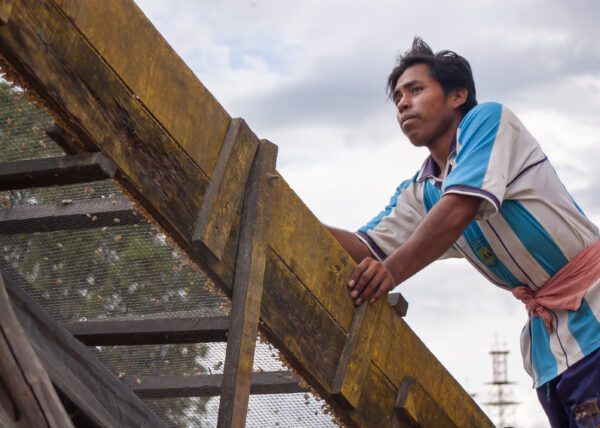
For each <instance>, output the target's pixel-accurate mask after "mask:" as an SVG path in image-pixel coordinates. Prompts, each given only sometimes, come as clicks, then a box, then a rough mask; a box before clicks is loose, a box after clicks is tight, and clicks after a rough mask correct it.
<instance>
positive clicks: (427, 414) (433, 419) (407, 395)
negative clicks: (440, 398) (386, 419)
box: [394, 376, 458, 428]
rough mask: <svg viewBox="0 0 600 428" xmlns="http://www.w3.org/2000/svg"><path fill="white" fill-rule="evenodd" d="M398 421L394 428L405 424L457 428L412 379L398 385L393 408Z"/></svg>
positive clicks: (421, 427)
mask: <svg viewBox="0 0 600 428" xmlns="http://www.w3.org/2000/svg"><path fill="white" fill-rule="evenodd" d="M394 408H395V409H396V415H397V418H398V420H397V421H396V426H398V427H400V426H402V425H401V423H402V422H405V423H408V424H410V425H411V426H414V427H415V428H427V427H448V428H458V427H457V425H456V424H455V423H454V422H453V421H452V419H450V418H449V417H448V415H447V414H446V412H445V411H444V409H443V408H442V406H441V405H440V404H438V402H437V401H436V400H434V399H433V398H432V397H431V395H430V394H429V393H428V392H427V391H425V390H424V389H423V387H422V386H421V385H419V382H417V380H416V379H415V378H413V377H410V376H409V377H406V378H405V379H404V380H403V381H402V384H401V385H400V390H399V391H398V397H397V399H396V404H395V406H394Z"/></svg>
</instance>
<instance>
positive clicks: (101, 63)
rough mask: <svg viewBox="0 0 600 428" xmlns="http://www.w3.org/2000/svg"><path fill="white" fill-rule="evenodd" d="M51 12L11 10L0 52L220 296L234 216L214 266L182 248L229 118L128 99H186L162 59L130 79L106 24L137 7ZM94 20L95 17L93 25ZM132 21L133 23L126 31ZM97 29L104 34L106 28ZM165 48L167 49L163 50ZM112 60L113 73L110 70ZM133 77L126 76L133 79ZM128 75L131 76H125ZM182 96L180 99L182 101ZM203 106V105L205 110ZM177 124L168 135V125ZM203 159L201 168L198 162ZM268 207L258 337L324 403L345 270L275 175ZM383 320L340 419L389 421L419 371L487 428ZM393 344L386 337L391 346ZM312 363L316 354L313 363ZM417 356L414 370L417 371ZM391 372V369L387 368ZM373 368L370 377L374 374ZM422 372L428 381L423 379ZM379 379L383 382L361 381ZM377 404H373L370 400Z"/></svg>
mask: <svg viewBox="0 0 600 428" xmlns="http://www.w3.org/2000/svg"><path fill="white" fill-rule="evenodd" d="M92 3H93V5H94V7H98V8H100V9H101V6H102V7H103V6H104V3H102V4H101V2H100V1H99V0H97V1H94V2H90V3H89V4H92ZM59 5H66V6H65V8H67V9H69V8H70V9H69V10H68V11H66V12H65V11H64V10H62V9H57V3H54V2H50V1H48V0H46V1H44V0H40V1H37V2H34V1H33V0H21V1H20V2H17V3H15V7H14V9H13V13H12V15H11V19H10V20H9V23H8V24H7V25H5V26H3V27H0V53H1V54H2V55H3V56H4V57H5V59H6V60H7V61H9V62H10V63H11V65H12V66H13V68H14V69H15V70H16V71H17V73H19V75H20V76H22V78H24V79H25V80H26V81H27V83H28V84H29V86H31V87H33V88H34V89H35V90H36V91H38V93H39V94H40V96H42V98H44V99H45V100H46V102H47V103H48V105H50V107H51V108H52V109H54V110H55V111H56V112H57V114H58V115H59V116H60V118H61V120H62V121H63V122H65V123H66V124H67V125H68V126H69V127H70V128H72V129H73V130H74V131H75V133H76V134H77V136H78V138H80V139H81V140H82V142H84V143H85V144H86V145H87V146H88V147H91V148H94V147H96V148H98V149H100V150H102V151H103V152H104V153H105V154H107V156H108V157H109V158H111V159H112V160H113V161H114V162H115V164H117V166H118V167H119V172H118V173H117V179H118V180H119V181H120V182H121V183H122V184H124V185H125V186H126V187H127V189H128V190H129V191H130V192H131V193H132V194H133V195H134V197H135V198H136V199H137V200H138V201H139V202H140V204H141V205H142V206H143V207H144V208H145V209H146V210H147V211H148V212H149V213H150V215H151V216H153V217H154V218H155V220H156V221H157V222H158V223H159V224H160V225H161V226H162V227H163V228H164V229H165V230H166V231H167V233H168V234H169V235H170V236H171V237H172V238H174V239H175V241H176V242H177V243H178V244H179V245H180V246H181V247H182V248H183V249H184V250H185V251H186V252H187V253H188V254H189V255H190V257H191V258H192V259H193V260H194V261H196V262H197V263H199V264H201V265H202V266H203V267H204V268H206V270H207V271H208V273H209V274H210V275H211V276H212V278H213V279H214V280H215V282H216V283H217V284H218V285H219V286H220V287H222V288H223V289H224V290H226V291H228V292H229V291H230V289H231V284H232V272H233V266H234V264H235V249H236V246H237V236H238V231H239V219H238V218H237V217H236V219H235V220H234V223H233V226H232V229H231V232H230V234H229V238H228V241H227V244H226V246H225V251H224V254H223V257H222V259H221V260H218V259H216V258H215V257H214V255H212V254H207V252H206V251H205V250H203V249H202V248H198V247H196V246H194V245H193V244H192V242H191V241H192V239H191V238H192V231H193V226H194V222H195V219H196V216H197V213H198V212H199V210H200V206H201V202H202V198H203V195H204V194H205V192H206V188H207V186H208V182H209V180H208V177H209V174H211V172H208V171H207V170H211V171H212V165H214V162H215V161H216V158H217V154H218V153H219V150H220V147H221V142H222V137H224V135H225V131H226V129H227V126H228V124H229V118H228V117H226V118H225V120H216V121H215V123H216V125H215V127H214V129H213V128H211V126H212V125H211V123H210V120H204V119H206V118H207V117H209V116H210V115H211V114H212V113H210V112H208V113H206V112H205V111H203V110H202V109H194V108H189V107H186V108H180V107H179V106H178V105H177V102H176V101H177V100H178V98H173V97H171V96H170V95H169V94H167V95H166V97H167V101H166V102H165V103H164V105H161V106H160V107H156V108H157V109H158V110H157V111H159V110H161V109H163V110H162V113H160V114H158V113H157V114H155V113H154V108H155V107H154V106H156V105H157V104H160V101H161V100H160V97H155V93H153V92H152V91H153V89H152V88H150V89H146V90H147V93H145V94H144V95H143V96H144V97H147V98H140V96H138V94H137V92H143V89H144V88H143V85H144V84H145V83H144V82H146V81H150V80H151V81H152V82H153V83H152V87H153V88H154V87H156V88H158V87H161V88H162V87H169V88H170V87H171V86H169V85H171V84H172V83H171V82H172V81H175V82H177V84H180V83H181V85H182V88H183V89H185V90H186V92H185V95H186V96H187V94H188V92H187V85H188V83H186V81H184V80H183V79H182V80H177V79H176V78H175V79H171V77H172V76H176V75H179V74H178V73H183V74H185V72H182V71H181V70H179V71H177V70H171V68H175V69H176V68H178V67H183V66H181V65H177V64H176V63H173V62H169V61H164V62H160V67H163V68H165V70H166V71H162V70H156V68H157V67H156V66H155V65H156V64H157V62H156V61H154V60H152V59H151V60H150V63H151V64H152V66H151V67H149V68H151V69H153V70H155V71H157V74H152V75H151V76H149V75H147V74H144V73H146V71H143V72H141V74H139V73H138V72H139V70H140V68H141V67H142V65H143V66H144V67H145V66H146V63H145V61H146V59H147V58H143V60H142V59H141V58H137V57H134V56H135V55H132V54H131V52H134V51H135V49H133V50H132V49H123V48H122V47H121V39H120V37H122V36H123V34H124V33H123V32H120V31H121V30H120V29H118V28H115V27H114V26H112V27H111V25H112V23H111V22H109V21H110V20H112V19H114V17H113V15H115V16H118V17H119V18H118V19H116V20H115V22H121V21H119V20H121V19H122V18H121V17H123V16H128V15H127V14H128V13H130V14H133V15H132V16H133V17H134V18H135V16H137V15H136V14H139V11H137V9H136V8H135V7H134V6H132V5H131V3H129V2H127V1H117V0H111V1H110V7H111V8H114V10H112V9H111V13H106V12H105V11H103V10H92V8H91V7H89V6H88V4H87V3H85V2H76V1H75V0H65V1H64V2H61V3H60V4H59ZM120 9H123V10H120ZM132 10H133V12H132ZM80 11H83V12H80ZM136 11H137V12H136ZM96 16H98V18H96ZM95 19H98V21H97V22H95ZM136 19H137V18H136ZM136 19H133V20H132V21H131V22H126V24H127V25H128V26H129V28H124V29H123V30H122V31H124V32H127V34H129V36H127V37H131V38H132V41H127V42H124V43H130V44H129V45H128V46H130V47H135V46H138V44H139V45H140V46H142V48H143V49H141V50H140V52H147V49H148V44H147V43H146V42H145V41H143V40H145V39H146V37H145V36H144V37H140V35H141V34H144V32H145V31H150V32H152V31H154V29H152V28H151V26H150V25H148V23H147V22H146V23H145V24H142V23H141V22H142V21H143V19H142V20H141V21H140V20H139V19H138V20H137V21H136ZM136 22H137V23H139V25H138V24H136V25H131V24H132V23H136ZM105 25H106V26H107V27H106V28H113V29H114V31H110V30H105V28H103V26H105ZM118 25H121V26H123V27H125V26H127V25H123V24H122V23H121V24H118ZM136 26H137V27H140V28H135V27H136ZM144 26H145V27H144ZM142 27H144V28H142ZM152 34H153V36H152V37H160V36H158V35H157V33H156V32H155V31H154V33H152ZM152 37H150V38H148V40H152ZM138 38H139V39H138ZM161 43H163V42H161ZM96 46H98V47H96ZM160 46H165V45H160ZM144 49H146V50H144ZM161 49H162V48H161ZM165 49H166V50H168V47H165ZM151 55H152V52H150V53H148V57H150V56H151ZM152 58H154V57H152ZM153 61H154V62H153ZM113 62H114V63H115V64H117V66H115V67H113V66H112V63H113ZM136 69H137V71H136V72H133V71H131V70H134V71H135V70H136ZM128 73H132V74H131V75H133V76H134V77H133V78H131V79H130V78H128V77H127V76H128V75H129V74H128ZM161 73H162V74H161ZM138 75H140V76H146V77H148V79H150V80H148V79H147V80H146V81H144V79H142V78H140V79H137V78H136V77H135V76H138ZM159 75H160V76H161V77H158V76H159ZM152 79H155V80H152ZM164 79H166V80H164ZM130 81H131V82H132V83H131V84H130V83H129V82H130ZM136 82H137V84H141V86H142V88H141V89H140V90H138V89H131V88H134V86H135V85H134V84H136ZM190 85H191V86H190V88H191V92H190V94H192V97H200V98H202V97H204V95H202V94H201V92H202V91H199V92H198V91H196V89H197V86H194V85H199V83H197V82H196V83H193V84H190ZM195 88H196V89H195ZM160 91H162V89H160ZM194 91H196V92H194ZM157 93H158V92H157ZM193 94H196V95H193ZM198 94H200V95H198ZM136 96H138V98H136ZM178 97H179V96H178ZM150 99H154V100H157V101H156V102H157V104H152V103H150V101H148V100H150ZM183 99H185V97H184V96H182V97H181V100H183ZM207 99H208V101H207ZM207 99H202V100H200V101H198V103H200V104H202V103H207V102H208V103H209V104H210V103H211V102H212V101H210V100H211V99H212V98H211V97H208V98H207ZM169 100H170V101H169ZM171 101H173V102H171ZM186 102H187V101H186ZM212 108H213V106H212V104H211V106H209V107H207V111H209V110H211V109H212ZM217 110H218V109H217ZM190 111H194V112H196V111H202V112H201V113H199V114H201V116H202V117H201V119H200V122H202V123H203V125H202V126H203V127H206V128H211V129H212V130H211V131H209V132H208V133H206V134H205V133H202V132H201V131H198V132H197V134H198V135H193V137H194V138H195V137H198V139H204V138H205V137H206V135H209V134H210V133H211V132H213V131H214V130H216V129H220V130H221V131H219V132H221V138H212V137H211V138H208V139H205V140H203V141H205V142H207V143H206V144H204V143H202V144H200V145H199V147H200V148H196V147H191V142H192V141H193V139H190V138H189V137H179V136H176V135H187V134H186V133H185V132H182V133H181V134H176V129H180V130H181V129H183V130H184V131H185V130H187V129H189V128H187V127H189V126H190V125H189V123H190V122H193V120H189V117H188V116H187V114H188V112H190ZM212 111H214V109H213V110H212ZM182 123H183V125H181V126H180V128H178V126H179V125H177V124H182ZM214 132H216V133H217V134H218V132H217V131H214ZM200 134H202V136H199V135H200ZM184 149H185V150H184ZM204 153H206V159H207V160H205V161H203V160H202V158H203V156H204ZM210 159H212V160H210ZM202 165H205V167H204V168H203V167H202ZM198 166H200V167H198ZM273 199H274V206H273V212H274V213H275V215H274V216H273V220H272V221H271V222H270V225H269V233H268V238H267V241H268V245H269V248H270V249H269V250H268V251H267V263H266V266H267V267H266V271H265V288H264V296H263V300H262V303H261V319H262V321H263V322H264V324H263V326H262V329H263V331H264V332H265V333H266V334H267V336H268V337H269V339H270V340H272V341H273V342H274V344H275V345H276V346H278V347H280V349H282V350H283V351H284V354H285V355H286V358H287V359H288V360H289V361H290V362H291V363H292V364H293V365H294V367H295V368H296V369H298V371H299V372H300V373H301V374H302V375H303V376H305V377H306V379H307V380H308V381H309V382H311V383H312V385H313V386H314V387H315V388H317V390H318V391H319V392H321V393H323V394H324V395H325V396H326V397H328V398H331V397H330V396H328V395H327V394H328V393H330V392H331V383H332V380H333V378H334V374H335V371H336V368H337V362H338V359H339V356H340V354H341V353H342V350H343V347H344V339H345V335H346V332H347V331H348V329H349V328H350V324H351V320H352V313H353V311H354V307H353V304H352V301H351V299H350V298H349V297H348V291H347V287H346V286H345V282H346V280H347V278H348V276H349V275H350V273H351V271H352V269H353V267H354V263H353V262H352V260H351V259H350V257H349V256H348V255H347V254H346V253H345V252H344V250H343V249H342V248H341V247H340V246H339V245H338V244H337V242H335V240H334V239H333V237H332V236H331V235H330V234H329V233H328V232H327V231H326V229H325V228H324V227H323V226H322V225H321V224H320V223H319V222H318V221H317V219H316V218H315V217H314V216H313V215H312V214H311V213H310V211H309V210H308V209H307V208H306V207H305V206H304V204H302V202H301V201H300V199H299V198H298V197H297V196H296V195H295V194H294V193H293V191H291V189H289V187H288V186H287V184H285V182H284V181H283V180H282V179H278V180H275V181H274V198H273ZM383 315H385V316H386V317H388V315H389V316H390V317H392V318H393V319H395V320H398V318H397V317H395V316H393V315H392V310H391V308H390V307H386V310H384V311H383V314H382V317H383ZM385 322H387V318H386V321H381V322H380V327H381V326H383V328H382V329H381V330H388V329H391V330H392V333H393V334H390V335H386V336H381V335H379V336H378V337H377V340H376V345H375V347H374V354H373V362H374V363H375V362H377V363H376V364H371V366H370V368H369V372H368V376H367V380H366V381H365V383H364V385H363V388H362V393H361V395H360V400H359V404H358V407H357V409H356V410H354V411H349V412H344V411H342V410H341V409H338V411H340V412H341V416H342V417H344V419H346V420H348V421H350V422H351V423H352V421H354V423H358V424H361V425H362V426H373V427H380V426H385V425H382V423H383V422H382V419H381V418H377V417H375V416H374V413H373V411H372V409H373V408H376V409H377V410H378V412H379V413H380V414H382V415H386V417H388V416H389V418H392V417H393V404H394V400H395V396H396V391H395V389H397V388H398V387H399V386H400V383H401V380H402V379H403V378H404V376H406V375H410V374H417V375H418V376H419V381H420V383H421V385H422V386H423V388H424V389H425V390H426V391H427V392H428V393H430V394H432V396H433V397H434V398H435V399H436V401H439V400H440V399H444V398H443V397H444V396H443V395H441V393H437V391H434V390H436V388H438V387H439V386H442V387H443V388H441V389H440V390H444V391H445V392H447V391H448V390H450V391H451V392H452V393H451V394H449V395H447V396H448V397H451V399H452V400H454V401H452V402H448V401H447V400H446V401H444V406H445V408H444V410H445V411H446V412H447V413H448V415H449V417H450V418H451V419H452V420H453V421H466V422H465V424H464V425H465V426H469V423H470V422H471V421H475V422H476V423H475V424H472V425H473V426H491V424H490V423H489V421H487V418H485V416H483V413H481V412H480V410H479V409H478V408H477V406H476V405H475V404H474V403H473V402H472V400H470V399H464V396H467V394H466V393H465V392H464V391H463V390H462V389H461V388H460V386H459V385H458V384H457V383H456V382H455V381H454V379H452V378H451V376H450V375H448V374H447V372H445V371H444V370H443V368H442V367H441V365H439V363H437V362H436V361H435V358H433V356H431V354H430V353H429V351H428V350H427V349H426V348H425V347H424V346H423V345H422V344H421V343H420V341H419V340H418V338H416V336H414V334H413V335H411V333H412V332H410V333H407V332H406V331H410V329H409V328H408V327H407V326H406V324H394V325H393V326H392V327H389V326H387V325H385ZM396 330H398V331H396ZM394 334H396V336H394ZM391 337H393V338H394V339H393V340H390V338H391ZM381 341H383V342H401V343H400V345H398V344H396V345H393V346H397V347H399V349H394V352H392V351H391V350H390V347H391V346H392V345H391V344H389V343H379V342H381ZM315 355H318V356H319V358H318V359H316V358H314V356H315ZM383 355H385V357H383ZM415 359H421V360H423V361H424V363H423V364H419V363H415ZM394 364H395V365H396V366H397V367H399V368H393V367H392V366H393V365H394ZM436 364H437V365H436ZM374 367H375V368H376V369H377V370H375V371H374V369H373V368H374ZM423 369H424V371H425V372H426V373H425V374H424V375H421V374H420V373H419V370H423ZM430 371H431V372H432V373H433V374H431V375H430V373H429V372H430ZM379 372H381V375H379V374H377V375H373V376H374V377H371V375H372V374H373V373H379ZM388 379H389V380H388ZM386 382H387V383H386ZM367 385H369V389H368V390H367V389H366V388H367ZM390 385H391V386H390ZM432 391H434V393H435V394H436V395H434V393H432ZM372 395H373V396H375V397H376V399H375V398H372ZM467 397H468V396H467ZM367 398H368V399H367ZM376 400H377V403H380V404H377V403H375V401H376ZM444 400H445V399H444ZM332 404H334V405H335V404H336V403H335V402H333V403H332ZM375 404H377V405H375ZM381 406H387V407H381ZM461 418H462V419H461ZM390 420H391V419H389V420H388V422H389V421H390ZM486 421H487V422H486ZM459 425H460V424H459Z"/></svg>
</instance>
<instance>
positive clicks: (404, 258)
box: [348, 193, 482, 305]
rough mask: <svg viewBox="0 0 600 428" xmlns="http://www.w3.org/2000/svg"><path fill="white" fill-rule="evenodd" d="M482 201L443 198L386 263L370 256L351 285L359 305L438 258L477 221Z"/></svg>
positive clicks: (359, 266)
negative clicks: (476, 217)
mask: <svg viewBox="0 0 600 428" xmlns="http://www.w3.org/2000/svg"><path fill="white" fill-rule="evenodd" d="M481 202H482V200H481V199H480V198H478V197H476V196H467V195H459V194H454V193H450V194H447V195H444V196H443V197H442V198H441V199H440V201H439V202H438V203H437V204H435V205H434V207H433V208H432V209H431V211H430V212H429V213H428V214H427V215H426V216H425V218H424V219H423V221H422V222H421V223H420V224H419V226H418V227H417V228H416V229H415V231H414V232H413V233H412V235H411V236H410V237H409V238H408V240H407V241H406V242H405V243H404V244H403V245H402V246H400V247H398V248H397V249H396V250H395V251H394V252H393V253H392V254H391V255H390V256H389V257H388V258H387V259H385V260H384V261H383V262H378V261H376V260H374V259H373V258H371V257H367V258H365V259H364V260H362V261H361V262H360V263H359V265H358V266H357V267H356V269H355V270H354V272H353V273H352V276H351V277H350V280H349V281H348V286H349V287H351V288H352V289H353V290H352V292H351V293H350V296H351V297H352V298H353V299H354V303H355V304H356V305H360V304H361V303H362V302H364V301H366V300H367V299H370V301H371V302H373V301H375V300H376V299H378V298H379V297H381V296H382V295H383V293H385V292H386V291H388V290H391V289H393V288H394V287H395V286H396V285H398V284H400V283H402V282H403V281H405V280H406V279H408V278H409V277H411V276H412V275H414V274H415V273H417V272H418V271H420V270H421V269H423V268H424V267H425V266H427V265H428V264H430V263H431V262H433V261H435V260H436V259H438V258H439V257H440V256H441V255H442V254H444V252H445V251H446V250H447V249H448V248H450V246H451V245H452V244H453V243H454V242H456V240H457V239H458V238H459V237H460V235H461V234H462V232H463V231H464V230H465V229H466V227H467V226H468V225H469V224H470V223H471V222H472V221H473V220H474V219H475V215H476V214H477V210H478V209H479V205H481Z"/></svg>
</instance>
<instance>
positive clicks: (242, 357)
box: [217, 141, 277, 428]
mask: <svg viewBox="0 0 600 428" xmlns="http://www.w3.org/2000/svg"><path fill="white" fill-rule="evenodd" d="M276 159H277V146H275V145H274V144H271V143H269V142H268V141H261V142H260V144H258V150H257V153H256V157H255V158H254V162H252V168H251V170H250V174H249V177H248V182H247V184H246V186H245V192H244V205H243V210H242V223H241V229H240V239H239V243H238V251H237V263H236V267H235V272H234V280H233V297H232V299H231V307H232V315H231V325H230V328H229V334H228V337H227V350H226V353H225V368H224V372H223V391H222V394H221V401H220V403H219V417H218V422H217V426H218V427H223V428H225V427H239V426H244V425H245V424H246V413H247V412H248V395H249V394H250V382H251V376H252V364H253V363H254V348H255V345H256V338H257V335H258V320H259V317H260V301H261V296H262V291H263V278H264V272H265V249H266V223H267V221H268V218H269V216H268V214H267V212H268V211H269V208H270V201H271V192H270V183H269V181H267V180H268V178H267V175H272V174H273V173H274V172H275V162H276Z"/></svg>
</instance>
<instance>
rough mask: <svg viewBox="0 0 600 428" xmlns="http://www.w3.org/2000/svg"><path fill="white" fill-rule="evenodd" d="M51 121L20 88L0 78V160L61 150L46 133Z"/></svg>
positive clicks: (52, 153) (18, 158)
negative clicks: (11, 85)
mask: <svg viewBox="0 0 600 428" xmlns="http://www.w3.org/2000/svg"><path fill="white" fill-rule="evenodd" d="M53 122H54V121H53V120H52V117H51V116H50V115H49V114H48V113H46V112H45V111H43V110H40V109H38V108H36V107H35V106H34V105H33V102H31V101H29V100H28V99H27V97H25V94H24V92H23V91H22V90H21V89H19V88H11V87H10V85H9V84H8V83H7V82H6V81H4V80H1V79H0V162H8V161H14V160H21V159H33V158H44V157H50V156H58V155H61V154H63V151H62V150H61V149H60V147H58V146H57V145H56V143H54V142H53V141H52V140H51V139H50V138H49V137H48V136H47V135H46V133H45V130H46V129H47V128H49V127H50V126H52V124H53Z"/></svg>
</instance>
